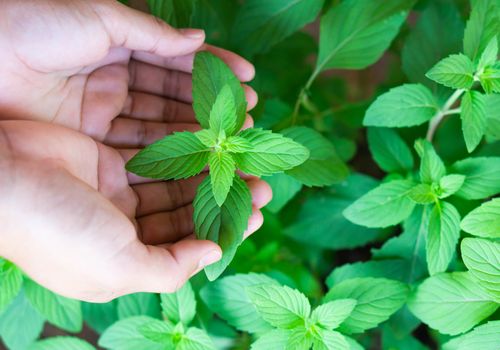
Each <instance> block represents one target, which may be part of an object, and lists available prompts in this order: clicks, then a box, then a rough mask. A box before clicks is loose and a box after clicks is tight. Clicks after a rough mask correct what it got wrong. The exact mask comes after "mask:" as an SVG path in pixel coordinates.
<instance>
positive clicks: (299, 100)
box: [292, 68, 320, 125]
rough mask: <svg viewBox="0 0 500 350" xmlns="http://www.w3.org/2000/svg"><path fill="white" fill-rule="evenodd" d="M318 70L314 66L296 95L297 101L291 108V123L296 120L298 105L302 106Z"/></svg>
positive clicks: (293, 123)
mask: <svg viewBox="0 0 500 350" xmlns="http://www.w3.org/2000/svg"><path fill="white" fill-rule="evenodd" d="M319 72H320V71H319V70H318V68H316V69H315V70H314V71H313V73H312V74H311V76H310V77H309V80H308V81H307V83H306V85H305V86H304V87H303V88H302V90H300V93H299V96H298V97H297V101H296V102H295V107H294V108H293V114H292V125H295V123H296V122H297V116H298V115H299V110H300V106H302V104H303V103H304V98H305V97H306V95H307V93H308V92H309V89H310V88H311V85H312V84H313V82H314V80H315V79H316V77H317V76H318V74H319Z"/></svg>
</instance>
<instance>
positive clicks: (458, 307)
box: [408, 272, 498, 335]
mask: <svg viewBox="0 0 500 350" xmlns="http://www.w3.org/2000/svg"><path fill="white" fill-rule="evenodd" d="M408 306H409V307H410V310H411V312H412V313H413V314H414V315H415V316H417V317H418V318H419V319H420V320H421V321H422V322H424V323H425V324H427V325H428V326H429V327H431V328H434V329H437V330H438V331H439V332H441V333H444V334H450V335H456V334H460V333H463V332H467V331H468V330H469V329H471V328H472V327H474V325H476V324H477V323H479V322H481V321H482V320H483V319H485V318H486V317H488V316H489V315H491V314H492V313H493V312H495V310H496V309H497V308H498V304H496V303H494V302H492V301H491V300H490V297H489V296H488V294H487V293H486V292H485V291H484V290H483V289H482V288H481V286H480V285H478V283H477V282H476V281H475V279H474V278H473V277H472V276H471V275H470V274H469V273H467V272H453V273H443V274H439V275H436V276H433V277H430V278H428V279H426V280H425V281H424V282H423V283H422V284H421V285H420V286H419V287H418V288H417V289H416V291H415V292H414V293H413V294H412V295H411V296H410V299H409V300H408Z"/></svg>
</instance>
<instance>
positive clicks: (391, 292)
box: [325, 278, 408, 334]
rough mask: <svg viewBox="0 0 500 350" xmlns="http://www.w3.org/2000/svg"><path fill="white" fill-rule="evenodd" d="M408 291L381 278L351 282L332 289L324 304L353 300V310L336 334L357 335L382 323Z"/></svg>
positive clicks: (399, 306) (359, 279)
mask: <svg viewBox="0 0 500 350" xmlns="http://www.w3.org/2000/svg"><path fill="white" fill-rule="evenodd" d="M407 295H408V287H407V286H406V285H405V284H403V283H401V282H397V281H392V280H388V279H385V278H354V279H350V280H347V281H344V282H342V283H339V284H337V285H336V286H333V288H332V289H330V291H329V292H328V293H327V294H326V296H325V301H331V300H338V299H345V298H349V299H355V300H357V304H356V307H355V308H354V310H353V311H352V313H351V315H350V316H349V317H348V318H347V319H346V320H345V321H344V322H343V323H342V324H341V325H340V328H339V331H341V332H343V333H347V334H351V333H361V332H363V331H365V330H367V329H370V328H374V327H376V326H377V325H378V324H379V323H382V322H384V321H386V320H387V319H388V318H389V317H390V316H391V315H392V314H393V313H395V312H396V311H397V310H399V308H401V307H402V306H403V304H404V303H405V301H406V298H407Z"/></svg>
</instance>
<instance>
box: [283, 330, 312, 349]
mask: <svg viewBox="0 0 500 350" xmlns="http://www.w3.org/2000/svg"><path fill="white" fill-rule="evenodd" d="M312 344H313V339H312V336H311V334H310V333H309V332H308V331H307V329H306V328H305V327H304V326H303V325H302V326H298V327H296V328H295V329H292V330H291V332H290V337H289V338H288V342H287V343H286V349H310V348H311V346H312Z"/></svg>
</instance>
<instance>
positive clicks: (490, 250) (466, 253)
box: [461, 238, 500, 303]
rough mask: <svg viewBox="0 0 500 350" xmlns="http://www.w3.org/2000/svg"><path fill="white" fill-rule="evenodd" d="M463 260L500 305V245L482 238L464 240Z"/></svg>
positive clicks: (462, 245)
mask: <svg viewBox="0 0 500 350" xmlns="http://www.w3.org/2000/svg"><path fill="white" fill-rule="evenodd" d="M461 248H462V259H463V260H464V264H465V266H467V269H468V270H469V271H470V273H471V274H472V275H473V276H474V277H475V278H476V279H477V280H478V281H479V284H480V285H481V286H482V287H483V288H484V289H485V290H486V291H487V292H488V293H489V294H490V296H491V298H492V300H495V301H497V302H498V303H500V243H499V242H494V241H488V240H486V239H481V238H464V240H463V241H462V244H461Z"/></svg>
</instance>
